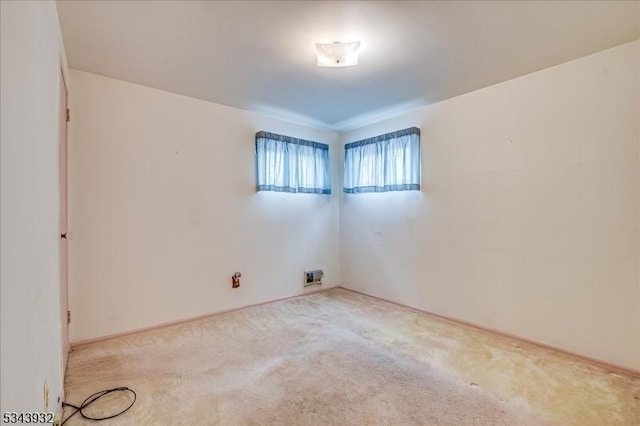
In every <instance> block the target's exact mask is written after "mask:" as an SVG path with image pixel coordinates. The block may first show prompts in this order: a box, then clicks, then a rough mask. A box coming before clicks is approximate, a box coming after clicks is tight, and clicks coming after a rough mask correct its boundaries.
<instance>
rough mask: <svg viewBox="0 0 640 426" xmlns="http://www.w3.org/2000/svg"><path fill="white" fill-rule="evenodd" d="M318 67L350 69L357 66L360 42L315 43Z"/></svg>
mask: <svg viewBox="0 0 640 426" xmlns="http://www.w3.org/2000/svg"><path fill="white" fill-rule="evenodd" d="M316 53H317V54H318V66H319V67H352V66H354V65H358V55H359V54H360V42H359V41H352V42H349V43H341V42H339V41H336V42H335V43H316Z"/></svg>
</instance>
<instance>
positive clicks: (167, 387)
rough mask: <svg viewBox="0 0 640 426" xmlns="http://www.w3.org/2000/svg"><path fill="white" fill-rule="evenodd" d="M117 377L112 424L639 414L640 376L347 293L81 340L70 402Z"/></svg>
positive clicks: (541, 420)
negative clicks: (132, 397)
mask: <svg viewBox="0 0 640 426" xmlns="http://www.w3.org/2000/svg"><path fill="white" fill-rule="evenodd" d="M116 386H129V387H130V388H132V389H134V390H135V391H136V392H137V394H138V399H137V401H136V403H135V405H134V406H133V407H132V408H131V409H130V410H129V411H128V412H126V413H125V414H123V415H122V416H119V417H117V418H114V419H112V420H108V421H105V422H102V423H100V424H113V425H214V424H220V425H374V424H383V425H418V424H421V425H544V424H562V425H564V424H575V425H615V424H619V425H633V424H639V423H640V417H639V413H640V379H638V378H634V377H631V376H627V375H624V374H622V373H619V372H613V371H608V370H606V369H604V368H601V367H598V366H594V365H592V364H588V363H584V362H582V361H580V360H577V359H573V358H570V357H568V356H566V355H562V354H558V353H556V352H553V351H550V350H547V349H543V348H540V347H537V346H533V345H528V344H525V343H522V342H518V341H514V340H510V339H507V338H504V337H501V336H496V335H493V334H490V333H485V332H483V331H480V330H477V329H474V328H470V327H465V326H460V325H458V324H453V323H450V322H447V321H443V320H440V319H437V318H434V317H431V316H429V315H426V314H422V313H416V312H413V311H412V310H409V309H405V308H402V307H398V306H396V305H393V304H390V303H386V302H382V301H379V300H377V299H374V298H370V297H367V296H363V295H359V294H356V293H353V292H350V291H347V290H344V289H332V290H328V291H324V292H320V293H315V294H311V295H307V296H304V297H300V298H295V299H290V300H287V301H283V302H276V303H271V304H267V305H262V306H258V307H254V308H248V309H244V310H241V311H236V312H232V313H228V314H223V315H219V316H215V317H211V318H208V319H203V320H197V321H192V322H188V323H184V324H181V325H176V326H172V327H167V328H163V329H158V330H152V331H147V332H143V333H139V334H135V335H130V336H125V337H119V338H115V339H111V340H107V341H103V342H99V343H93V344H88V345H83V346H79V347H76V348H74V349H73V351H72V352H71V354H70V355H69V362H68V368H67V375H66V379H65V388H66V400H67V401H68V402H71V403H75V404H79V403H80V402H82V400H83V399H84V398H85V397H86V396H88V395H89V394H92V393H94V392H97V391H100V390H102V389H106V388H110V387H116ZM127 401H128V396H126V395H124V394H114V395H110V396H109V397H106V398H105V400H104V401H100V402H99V403H96V404H95V406H94V407H93V408H91V409H89V410H87V413H88V414H90V415H94V416H100V415H105V414H110V413H113V412H115V411H117V410H118V408H119V407H124V406H126V405H127ZM71 412H72V410H69V409H68V408H67V409H66V410H65V418H66V417H67V416H69V415H70V414H71ZM89 423H91V422H89V421H87V420H84V419H82V418H80V417H79V415H76V416H74V417H73V418H71V419H70V420H69V421H68V422H67V423H66V425H74V424H89Z"/></svg>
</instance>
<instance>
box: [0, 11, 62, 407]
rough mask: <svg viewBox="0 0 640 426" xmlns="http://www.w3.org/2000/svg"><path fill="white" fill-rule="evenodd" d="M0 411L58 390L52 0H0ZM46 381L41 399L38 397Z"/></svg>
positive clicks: (55, 29) (57, 39) (56, 55)
mask: <svg viewBox="0 0 640 426" xmlns="http://www.w3.org/2000/svg"><path fill="white" fill-rule="evenodd" d="M0 16H1V24H0V30H1V35H0V43H1V47H0V52H1V59H0V66H1V70H0V80H1V87H2V89H1V92H2V93H1V105H2V107H1V108H0V112H1V119H0V121H1V123H2V124H1V126H0V135H1V138H0V140H1V154H0V157H1V188H2V190H1V194H2V196H1V203H0V204H1V217H2V219H1V224H2V225H1V229H2V246H1V251H2V256H1V260H0V263H1V265H0V274H1V275H0V276H1V283H2V285H1V297H0V299H1V303H2V309H1V317H2V321H1V323H2V332H1V334H0V336H1V339H2V357H1V358H2V375H1V381H2V392H1V401H2V404H1V405H2V412H5V411H17V412H21V411H43V410H45V408H46V407H45V406H48V411H55V410H56V408H57V406H58V402H57V398H58V396H59V395H61V393H62V384H63V375H64V371H63V368H62V357H61V355H62V350H63V346H62V340H61V335H60V330H61V329H60V303H59V297H60V288H59V278H58V277H59V275H58V273H59V268H58V239H59V235H58V232H59V231H58V215H59V205H58V96H59V85H58V82H59V75H60V68H61V67H64V49H63V47H62V42H61V36H60V26H59V23H58V15H57V12H56V5H55V3H54V2H5V1H3V2H0ZM45 382H46V383H47V385H48V387H49V397H48V399H47V400H46V404H45V398H44V385H45Z"/></svg>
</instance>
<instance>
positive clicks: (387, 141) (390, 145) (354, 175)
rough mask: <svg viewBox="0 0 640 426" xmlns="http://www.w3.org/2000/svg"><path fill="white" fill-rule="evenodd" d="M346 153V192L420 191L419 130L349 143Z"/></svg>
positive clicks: (401, 131) (411, 129)
mask: <svg viewBox="0 0 640 426" xmlns="http://www.w3.org/2000/svg"><path fill="white" fill-rule="evenodd" d="M344 150H345V152H344V192H346V193H348V194H354V193H360V192H387V191H409V190H420V129H418V128H417V127H411V128H409V129H404V130H398V131H397V132H392V133H387V134H385V135H380V136H376V137H373V138H369V139H364V140H361V141H358V142H352V143H348V144H346V145H345V147H344Z"/></svg>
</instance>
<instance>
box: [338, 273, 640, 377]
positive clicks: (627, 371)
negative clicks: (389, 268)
mask: <svg viewBox="0 0 640 426" xmlns="http://www.w3.org/2000/svg"><path fill="white" fill-rule="evenodd" d="M334 288H335V287H334ZM337 288H341V289H343V290H347V291H350V292H352V293H357V294H360V295H363V296H367V297H371V298H373V299H377V300H381V301H383V302H387V303H392V304H394V305H397V306H401V307H403V308H407V309H411V310H413V311H416V312H420V313H423V314H426V315H429V316H431V317H434V318H438V319H441V320H444V321H448V322H451V323H454V324H458V325H463V326H466V327H471V328H475V329H477V330H482V331H484V332H486V333H491V334H495V335H498V336H502V337H507V338H509V339H513V340H517V341H520V342H523V343H527V344H530V345H534V346H538V347H540V348H544V349H547V350H551V351H554V352H558V353H560V354H562V355H564V356H567V357H570V358H574V359H577V360H580V361H584V362H587V363H589V364H593V365H596V366H598V367H601V368H605V369H608V370H612V371H613V372H620V373H623V374H627V375H630V376H634V377H638V378H640V371H639V370H634V369H632V368H628V367H623V366H621V365H616V364H613V363H610V362H607V361H603V360H600V359H597V358H591V357H588V356H585V355H580V354H577V353H574V352H570V351H568V350H566V349H562V348H559V347H557V346H553V345H549V344H547V343H543V342H539V341H536V340H532V339H528V338H526V337H521V336H518V335H515V334H511V333H506V332H504V331H500V330H496V329H493V328H489V327H484V326H482V325H478V324H474V323H472V322H468V321H464V320H461V319H457V318H453V317H448V316H445V315H440V314H435V313H433V312H429V311H427V310H424V309H420V308H416V307H415V306H410V305H405V304H403V303H399V302H395V301H393V300H389V299H385V298H383V297H378V296H374V295H372V294H368V293H365V292H362V291H358V290H354V289H351V288H348V287H344V286H341V285H339V286H337Z"/></svg>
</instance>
